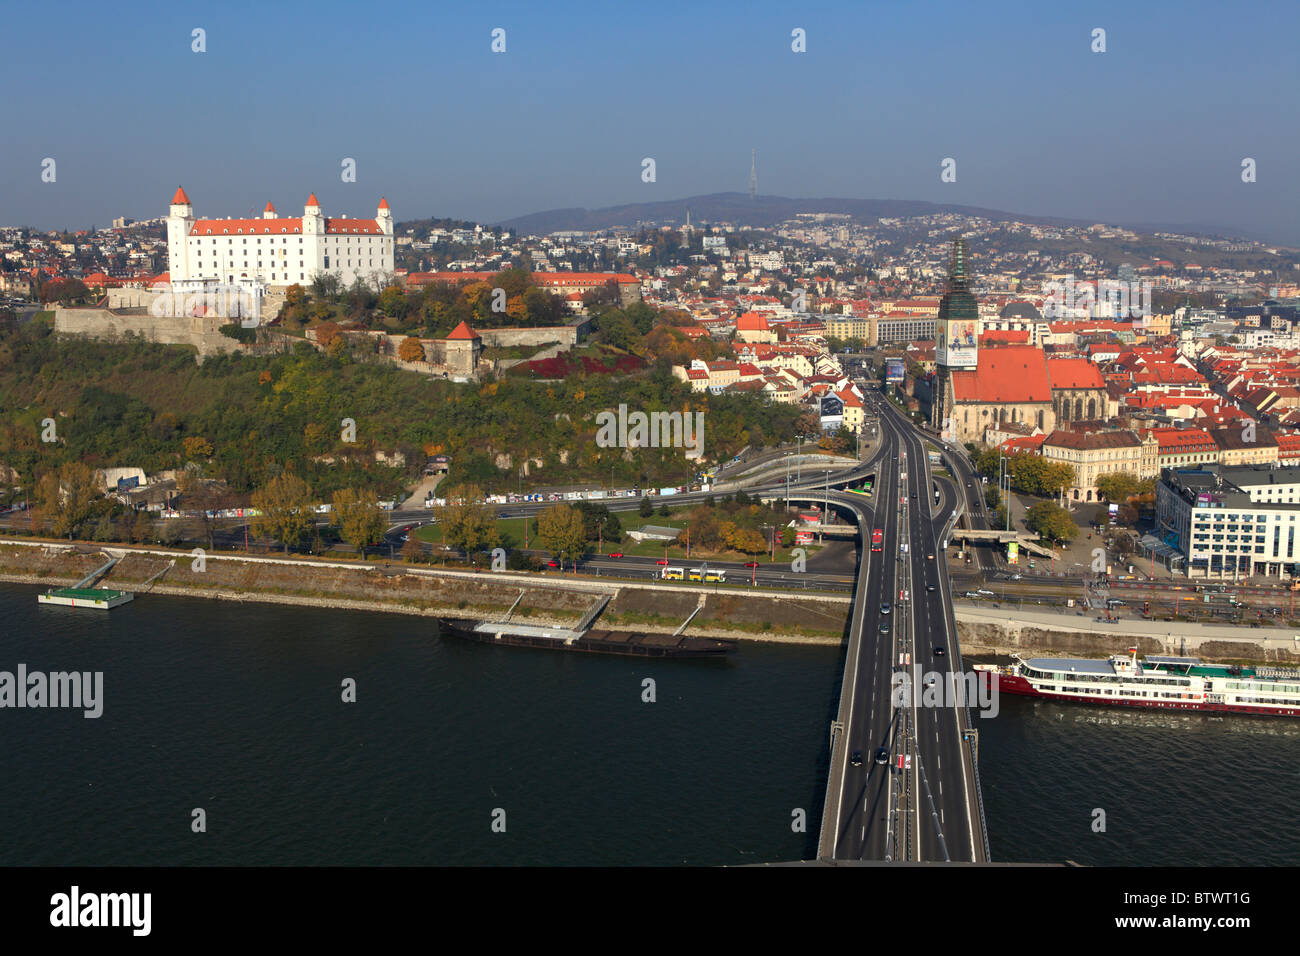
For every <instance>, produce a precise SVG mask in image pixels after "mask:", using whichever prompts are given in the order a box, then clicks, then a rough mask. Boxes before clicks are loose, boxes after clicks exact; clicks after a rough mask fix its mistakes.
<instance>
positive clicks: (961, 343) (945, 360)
mask: <svg viewBox="0 0 1300 956" xmlns="http://www.w3.org/2000/svg"><path fill="white" fill-rule="evenodd" d="M969 259H970V253H969V252H968V250H967V249H966V240H965V238H964V237H962V236H958V237H957V239H956V241H954V242H953V244H952V257H951V258H950V259H949V260H948V290H947V291H946V292H945V293H944V294H943V298H942V299H940V300H939V314H938V317H937V318H936V319H935V323H934V335H935V343H934V345H935V348H934V358H935V366H936V368H935V376H934V381H935V388H934V397H933V400H932V402H931V405H930V424H931V425H933V426H934V427H935V428H938V429H940V430H942V431H943V432H944V437H945V438H947V437H951V436H950V435H949V432H950V431H951V429H945V428H944V423H945V420H946V419H947V418H949V417H950V416H951V415H952V408H951V406H952V373H953V372H954V371H956V370H960V369H973V368H976V367H977V366H978V365H979V335H980V321H979V318H980V316H979V303H977V302H976V301H975V296H974V294H973V293H972V292H971V291H970V276H969V275H968V273H967V263H968V261H969Z"/></svg>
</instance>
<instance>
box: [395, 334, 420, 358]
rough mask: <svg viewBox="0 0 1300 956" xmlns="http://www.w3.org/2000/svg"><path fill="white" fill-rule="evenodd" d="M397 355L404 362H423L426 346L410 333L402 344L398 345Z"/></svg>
mask: <svg viewBox="0 0 1300 956" xmlns="http://www.w3.org/2000/svg"><path fill="white" fill-rule="evenodd" d="M397 357H398V358H399V359H401V360H402V361H403V362H423V361H424V346H423V345H422V344H421V343H420V340H419V339H418V338H416V337H415V336H413V335H408V336H407V337H406V338H404V339H402V344H401V345H399V346H398V347H397Z"/></svg>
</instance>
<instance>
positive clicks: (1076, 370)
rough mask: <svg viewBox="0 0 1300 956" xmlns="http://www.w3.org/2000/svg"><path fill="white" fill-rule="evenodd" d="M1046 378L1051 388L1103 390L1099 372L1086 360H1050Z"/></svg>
mask: <svg viewBox="0 0 1300 956" xmlns="http://www.w3.org/2000/svg"><path fill="white" fill-rule="evenodd" d="M1047 377H1048V379H1049V380H1050V381H1051V383H1052V388H1105V387H1106V381H1105V379H1103V378H1102V377H1101V371H1100V370H1099V369H1098V368H1097V366H1096V365H1093V364H1092V363H1091V362H1089V361H1088V360H1087V359H1071V358H1051V359H1048V360H1047Z"/></svg>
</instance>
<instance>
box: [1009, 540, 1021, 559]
mask: <svg viewBox="0 0 1300 956" xmlns="http://www.w3.org/2000/svg"><path fill="white" fill-rule="evenodd" d="M1019 563H1020V545H1019V544H1018V543H1017V542H1015V541H1012V542H1010V543H1009V544H1008V545H1007V564H1019Z"/></svg>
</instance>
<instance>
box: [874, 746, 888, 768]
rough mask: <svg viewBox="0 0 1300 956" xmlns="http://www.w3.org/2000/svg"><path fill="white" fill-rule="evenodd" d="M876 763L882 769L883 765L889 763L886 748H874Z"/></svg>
mask: <svg viewBox="0 0 1300 956" xmlns="http://www.w3.org/2000/svg"><path fill="white" fill-rule="evenodd" d="M876 763H878V764H880V765H881V766H882V767H883V766H884V765H885V764H887V763H889V748H888V747H877V748H876Z"/></svg>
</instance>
